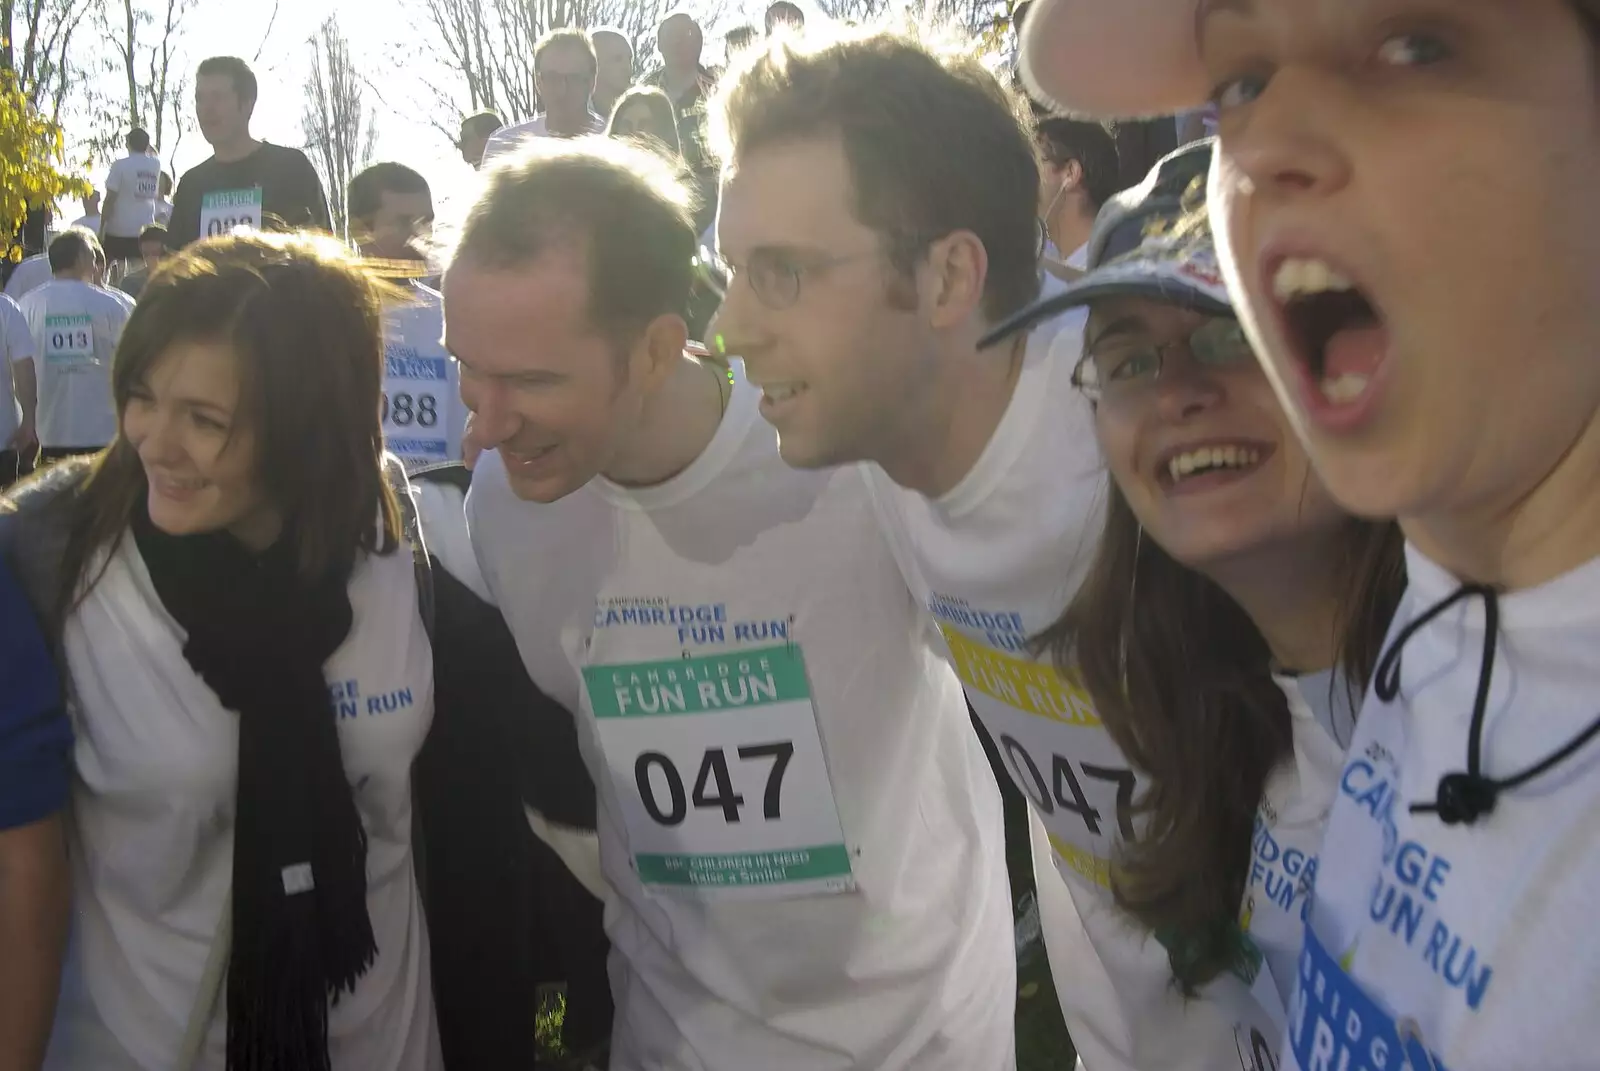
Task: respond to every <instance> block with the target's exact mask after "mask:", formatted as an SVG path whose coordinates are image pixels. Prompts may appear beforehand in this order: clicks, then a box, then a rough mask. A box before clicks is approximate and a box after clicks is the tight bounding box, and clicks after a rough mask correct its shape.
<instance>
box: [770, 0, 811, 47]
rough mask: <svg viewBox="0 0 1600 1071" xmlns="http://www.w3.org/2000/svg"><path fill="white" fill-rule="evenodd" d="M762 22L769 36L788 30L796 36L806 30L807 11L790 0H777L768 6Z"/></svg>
mask: <svg viewBox="0 0 1600 1071" xmlns="http://www.w3.org/2000/svg"><path fill="white" fill-rule="evenodd" d="M761 24H762V26H763V27H765V28H766V31H767V36H768V37H769V38H770V37H773V36H775V35H778V34H781V33H784V32H788V33H791V34H793V35H794V36H796V37H799V36H800V35H802V34H804V33H805V32H806V13H805V12H804V11H803V10H801V8H800V5H799V4H795V3H791V2H790V0H777V2H776V3H774V4H769V5H768V6H767V13H766V15H765V17H763V18H762V20H761Z"/></svg>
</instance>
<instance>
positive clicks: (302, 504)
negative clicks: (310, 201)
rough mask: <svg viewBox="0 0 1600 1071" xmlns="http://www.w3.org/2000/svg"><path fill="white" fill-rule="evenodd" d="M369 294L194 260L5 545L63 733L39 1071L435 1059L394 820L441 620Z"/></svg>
mask: <svg viewBox="0 0 1600 1071" xmlns="http://www.w3.org/2000/svg"><path fill="white" fill-rule="evenodd" d="M384 296H385V295H384V291H383V289H382V284H380V283H378V282H377V281H375V279H374V278H373V277H372V276H371V275H369V274H367V273H366V272H365V271H363V270H362V269H360V268H359V267H358V266H357V265H356V264H355V263H354V262H352V261H351V260H350V258H349V257H348V256H347V255H346V254H345V253H344V252H343V250H341V249H340V248H339V247H337V246H334V245H332V244H331V243H326V242H323V241H319V240H315V239H310V238H305V237H284V236H273V237H264V236H250V237H244V236H238V237H231V238H225V239H219V240H213V241H207V242H203V243H199V244H197V245H195V246H192V247H191V248H190V249H189V250H187V251H185V253H184V254H183V255H181V256H180V257H178V258H176V259H175V260H174V261H173V262H171V263H169V264H168V265H165V266H164V267H163V270H162V271H161V272H160V273H158V274H157V275H156V276H155V277H154V278H153V279H152V280H151V282H150V285H149V286H148V287H147V289H146V291H145V294H144V297H143V299H142V300H141V303H140V306H139V309H138V311H137V313H136V314H135V316H134V318H133V319H132V320H130V322H129V325H128V330H127V332H126V333H125V335H124V337H123V339H122V341H121V344H120V346H119V349H118V353H117V357H116V362H115V365H114V368H113V373H112V379H113V395H114V400H115V404H116V407H117V411H118V415H119V434H118V437H117V439H116V441H115V442H113V443H112V445H111V446H110V447H108V448H107V449H106V450H105V451H104V452H102V453H101V454H99V455H97V456H96V457H95V458H94V459H92V460H91V461H88V462H79V463H73V464H71V465H67V466H62V467H58V468H57V469H55V470H54V471H52V472H50V473H47V474H45V475H44V476H42V477H40V478H39V479H38V480H36V481H35V483H34V484H33V485H32V486H30V487H27V488H25V489H22V491H21V493H20V494H19V495H17V496H16V499H17V503H18V504H19V505H20V507H21V508H20V511H19V513H18V515H17V516H16V517H14V518H12V519H13V520H24V519H25V520H26V527H25V531H24V532H20V533H19V528H18V526H17V525H12V526H11V534H10V535H9V536H7V532H6V530H5V525H4V524H0V550H4V551H5V553H6V554H7V556H8V558H9V559H10V560H11V562H12V564H13V566H14V567H17V568H18V571H19V573H21V574H23V575H24V576H26V577H27V578H29V579H31V581H32V583H33V587H34V589H35V591H34V592H33V594H35V596H36V597H35V602H36V603H39V602H43V603H44V605H43V606H41V607H40V609H41V610H42V615H41V616H43V617H44V618H45V624H46V630H47V632H49V633H50V634H51V636H52V639H53V643H54V645H55V646H56V647H57V648H58V656H59V658H60V661H61V663H62V665H63V667H64V672H65V677H66V680H67V684H68V688H69V694H70V695H71V704H70V708H71V710H72V713H73V719H74V728H75V729H76V731H77V738H78V742H77V745H76V748H75V751H74V760H75V767H76V769H75V780H74V785H73V796H72V806H71V820H70V823H69V834H70V847H69V854H70V856H71V859H72V866H73V879H74V905H73V907H74V928H75V932H74V936H73V941H72V948H71V950H70V951H69V953H68V962H67V966H66V970H65V976H66V981H65V982H64V984H63V988H62V994H61V1000H60V1006H59V1009H58V1013H57V1018H56V1024H55V1029H54V1032H53V1037H52V1042H51V1051H50V1055H49V1056H48V1058H47V1060H46V1065H45V1066H46V1067H49V1068H52V1069H53V1068H58V1067H59V1068H95V1069H96V1071H122V1069H128V1071H134V1069H146V1071H148V1069H155V1068H160V1069H168V1068H179V1069H182V1071H188V1069H190V1068H199V1067H206V1068H219V1069H220V1068H223V1067H226V1068H227V1069H228V1071H274V1069H284V1071H289V1069H294V1071H301V1069H311V1071H320V1069H328V1071H334V1069H338V1071H344V1069H349V1071H356V1069H361V1071H367V1069H378V1071H435V1069H438V1068H441V1067H442V1066H443V1059H442V1056H441V1041H440V1029H439V1026H438V1025H437V1023H436V1016H435V1011H434V997H433V989H434V985H435V979H433V978H432V977H431V974H430V949H429V939H428V926H427V925H426V924H425V921H424V915H423V897H422V891H421V889H420V887H419V881H418V869H419V863H418V861H417V860H416V859H415V858H414V853H413V829H412V827H413V814H412V799H413V793H412V780H413V778H412V767H413V762H414V760H415V759H416V757H417V755H418V753H419V751H420V750H421V748H422V744H423V741H424V738H426V737H427V736H428V735H429V730H430V725H431V723H432V721H433V718H434V713H435V710H434V707H435V701H436V695H435V680H434V658H433V647H432V645H431V644H430V637H429V634H428V629H429V627H430V625H431V624H432V623H433V619H434V616H435V614H434V610H435V609H436V607H435V606H434V604H433V601H432V599H431V598H430V597H424V596H431V594H432V590H433V589H432V584H431V578H430V574H429V572H428V570H427V568H426V565H425V558H423V557H421V556H420V555H415V554H414V553H413V552H412V550H411V549H410V547H409V546H408V540H407V535H408V532H407V527H408V526H407V524H406V521H407V519H408V518H409V517H410V516H411V514H410V511H409V510H407V509H405V508H403V503H402V500H401V499H400V498H399V497H397V495H396V492H395V490H394V486H393V484H392V482H391V481H398V482H399V486H400V487H401V488H402V490H404V489H405V484H404V477H403V475H402V474H399V473H397V472H386V465H385V460H384V454H383V444H382V433H381V428H380V425H379V393H380V390H381V381H382V374H383V366H384V365H383V356H382V319H381V309H380V303H381V300H382V298H383V297H384ZM0 511H3V510H0ZM5 520H6V518H4V517H0V522H4V521H5ZM412 534H413V535H414V533H412ZM410 542H411V543H412V545H415V544H416V543H417V542H418V541H417V540H415V539H412V540H411V541H410ZM44 575H48V576H50V577H51V578H52V579H53V584H48V585H45V587H46V588H49V589H50V590H48V591H47V593H46V594H45V596H43V597H42V598H41V597H39V595H38V590H37V589H38V588H39V587H40V583H39V578H40V577H41V576H44ZM461 877H462V878H463V879H467V880H470V877H471V876H470V875H462V876H461ZM595 918H596V922H597V921H598V910H596V914H595ZM529 1019H530V1021H529V1023H528V1033H529V1034H530V1035H531V1033H532V1024H531V1016H530V1017H529Z"/></svg>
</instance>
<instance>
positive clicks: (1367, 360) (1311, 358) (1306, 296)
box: [1272, 258, 1385, 406]
mask: <svg viewBox="0 0 1600 1071" xmlns="http://www.w3.org/2000/svg"><path fill="white" fill-rule="evenodd" d="M1272 292H1273V297H1275V298H1276V299H1277V301H1278V304H1279V305H1280V307H1281V308H1282V309H1283V315H1284V321H1285V322H1286V323H1287V325H1288V328H1289V331H1290V333H1291V334H1292V336H1293V341H1294V343H1295V347H1296V349H1297V350H1298V352H1299V354H1300V356H1301V359H1302V361H1303V362H1304V363H1305V365H1306V367H1307V369H1308V371H1309V372H1310V375H1311V381H1312V382H1313V383H1314V384H1315V385H1316V386H1317V388H1318V390H1320V392H1321V393H1322V396H1323V398H1324V399H1326V401H1327V402H1328V403H1330V404H1331V405H1335V406H1337V405H1344V404H1347V403H1349V402H1353V401H1355V400H1356V399H1358V398H1360V397H1361V396H1362V395H1363V394H1364V393H1365V392H1366V390H1367V387H1368V386H1369V385H1370V383H1371V381H1372V376H1373V374H1374V373H1375V372H1376V371H1377V367H1378V365H1379V364H1381V363H1382V360H1383V355H1384V348H1385V346H1384V335H1385V333H1384V327H1383V323H1382V321H1381V319H1380V318H1379V316H1378V312H1377V309H1375V308H1374V307H1373V305H1372V302H1371V301H1369V300H1368V299H1367V297H1366V295H1365V294H1363V293H1362V292H1361V291H1360V290H1359V289H1357V287H1356V285H1355V284H1354V283H1353V282H1351V281H1350V280H1349V279H1348V278H1346V277H1345V276H1344V275H1342V274H1340V273H1339V272H1338V271H1337V270H1335V269H1334V268H1332V267H1330V266H1329V265H1328V264H1326V263H1324V262H1323V261H1321V260H1312V259H1301V258H1290V259H1288V260H1285V261H1284V262H1283V263H1282V264H1280V265H1279V266H1278V270H1277V271H1276V272H1275V273H1274V274H1273V277H1272Z"/></svg>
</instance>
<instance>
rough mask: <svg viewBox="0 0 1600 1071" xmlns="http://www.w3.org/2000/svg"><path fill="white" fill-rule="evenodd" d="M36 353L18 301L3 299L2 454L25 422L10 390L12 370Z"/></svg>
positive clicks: (0, 350)
mask: <svg viewBox="0 0 1600 1071" xmlns="http://www.w3.org/2000/svg"><path fill="white" fill-rule="evenodd" d="M34 353H35V348H34V344H33V332H31V331H29V330H28V321H27V319H26V318H25V317H24V316H23V315H22V310H21V309H20V308H18V307H17V303H16V302H15V301H12V300H11V299H10V298H8V297H5V296H3V295H0V450H4V449H5V448H6V444H7V443H8V442H10V441H11V436H13V435H15V434H16V431H17V425H18V424H19V423H21V422H22V407H21V406H20V405H19V404H18V403H17V396H16V392H15V391H14V390H12V386H11V366H12V364H14V363H15V362H17V361H27V360H32V359H33V356H34Z"/></svg>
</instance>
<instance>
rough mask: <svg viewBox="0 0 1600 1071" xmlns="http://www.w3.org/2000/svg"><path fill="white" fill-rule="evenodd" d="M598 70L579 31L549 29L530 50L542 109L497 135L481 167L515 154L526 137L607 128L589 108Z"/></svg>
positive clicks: (487, 147)
mask: <svg viewBox="0 0 1600 1071" xmlns="http://www.w3.org/2000/svg"><path fill="white" fill-rule="evenodd" d="M598 69H599V68H598V64H597V61H596V60H595V55H594V45H593V44H591V43H590V41H589V35H588V34H586V33H584V32H583V31H582V30H573V29H563V30H552V31H550V32H549V33H547V34H545V35H544V36H543V37H541V38H540V39H539V43H538V44H537V45H535V46H534V49H533V79H534V86H535V88H536V89H537V90H538V92H539V103H540V104H542V105H544V111H542V112H540V113H539V114H538V115H535V116H534V117H533V118H532V119H529V120H528V121H527V122H525V123H516V124H514V125H512V126H507V127H502V128H500V129H499V130H497V131H495V132H494V136H492V137H491V138H490V139H489V143H488V144H487V145H485V146H484V149H483V158H482V160H481V162H480V165H479V166H482V165H483V164H487V163H489V162H490V161H491V160H493V159H494V158H495V157H497V156H502V155H504V154H506V153H510V152H514V151H515V150H516V148H517V147H518V145H520V144H521V143H522V142H523V141H525V140H526V139H528V138H575V137H578V136H579V135H581V134H598V133H600V132H602V131H603V130H605V128H606V121H605V120H604V119H602V118H601V117H600V116H598V115H596V114H595V113H594V108H593V106H592V104H591V100H592V98H593V97H594V83H595V77H596V74H597V72H598Z"/></svg>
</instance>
